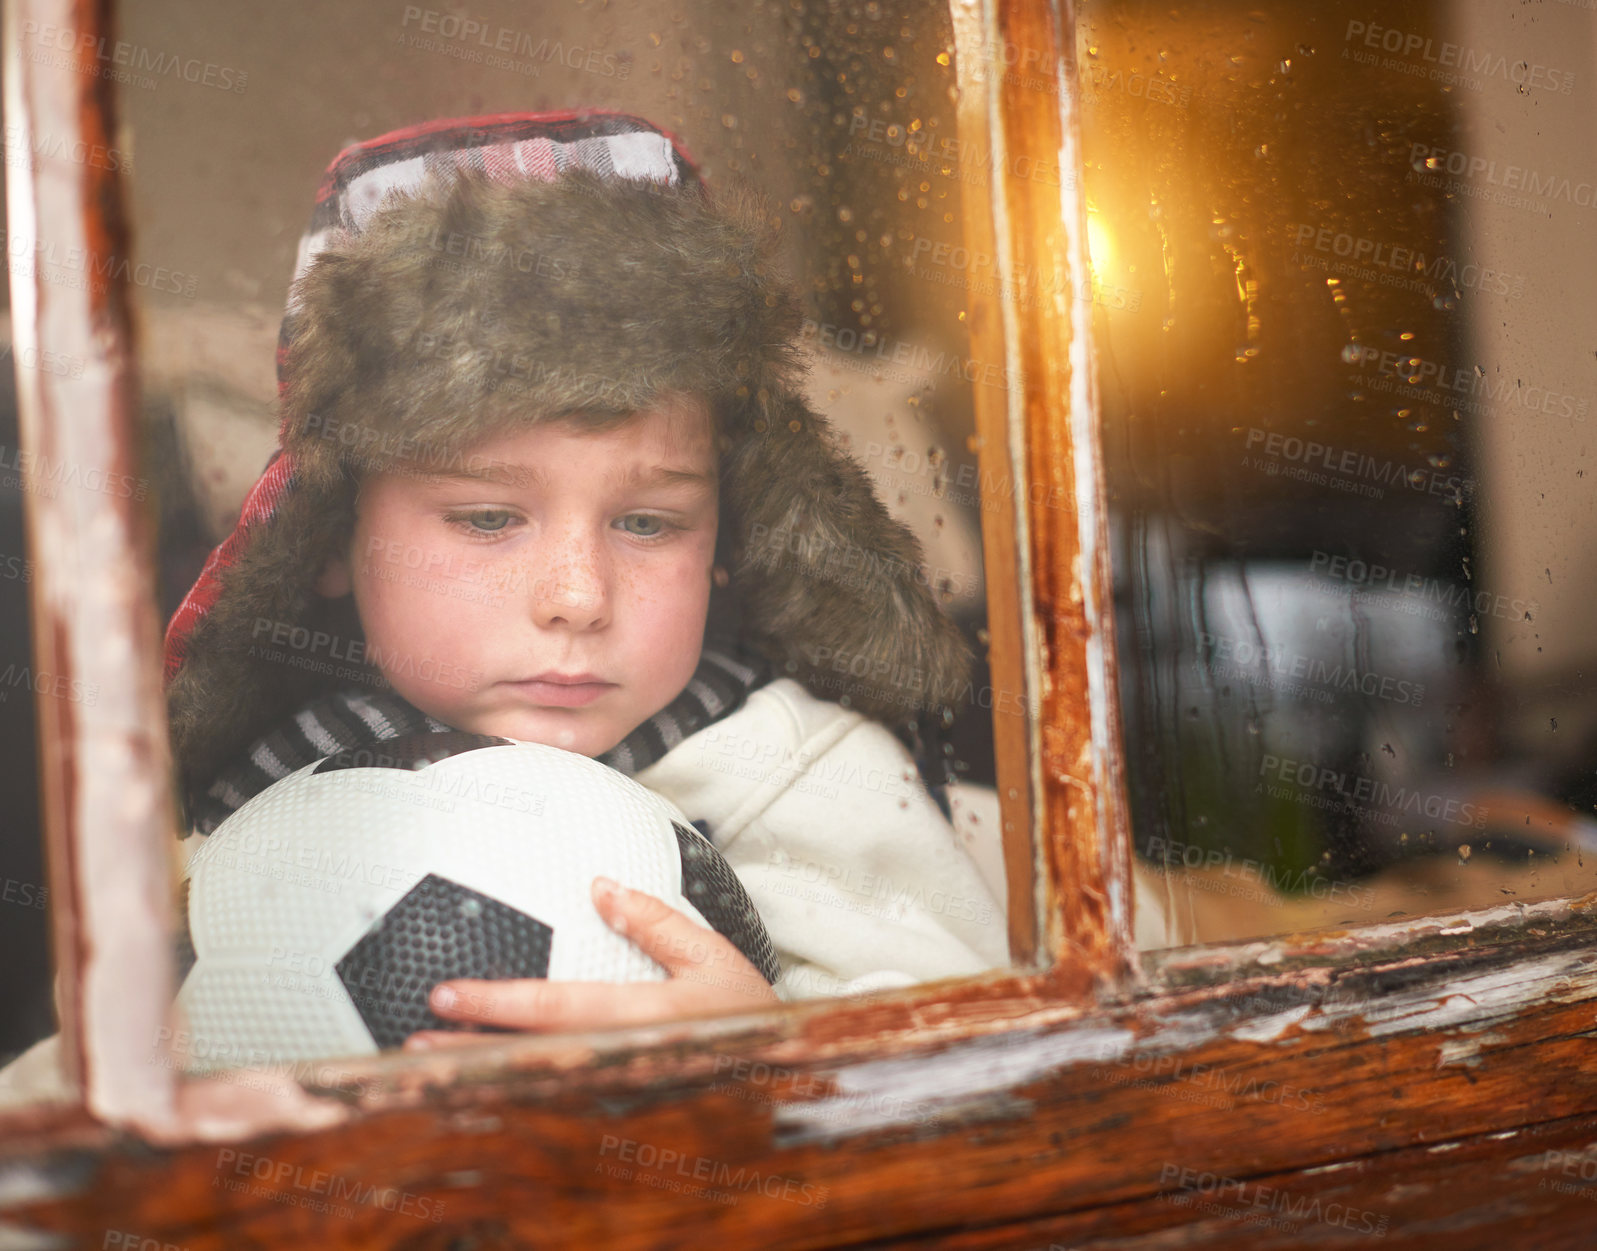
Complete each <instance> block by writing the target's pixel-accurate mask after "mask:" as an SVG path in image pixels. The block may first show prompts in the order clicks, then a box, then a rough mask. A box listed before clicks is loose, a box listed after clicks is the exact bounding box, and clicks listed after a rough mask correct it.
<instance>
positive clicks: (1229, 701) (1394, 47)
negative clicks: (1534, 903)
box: [1079, 0, 1597, 946]
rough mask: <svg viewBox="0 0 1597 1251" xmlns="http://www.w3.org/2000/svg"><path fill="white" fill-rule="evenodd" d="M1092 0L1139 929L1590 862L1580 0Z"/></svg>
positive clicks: (1276, 917)
mask: <svg viewBox="0 0 1597 1251" xmlns="http://www.w3.org/2000/svg"><path fill="white" fill-rule="evenodd" d="M1377 8H1378V13H1377V14H1372V12H1371V9H1370V6H1369V5H1358V4H1351V3H1333V4H1330V5H1321V6H1315V7H1314V8H1313V9H1312V11H1311V10H1309V9H1301V8H1299V9H1292V8H1287V7H1283V6H1275V7H1273V8H1265V9H1259V8H1252V9H1249V8H1247V7H1245V6H1235V5H1222V4H1206V5H1200V6H1197V7H1192V6H1185V7H1183V8H1181V9H1180V10H1171V9H1169V8H1168V7H1164V6H1156V5H1149V4H1141V3H1120V2H1115V0H1088V2H1087V3H1085V4H1084V5H1083V6H1082V10H1081V11H1082V16H1083V23H1082V26H1081V29H1080V32H1079V33H1080V51H1081V67H1082V89H1083V92H1084V94H1085V96H1086V100H1087V108H1086V123H1085V125H1086V136H1085V147H1086V157H1087V166H1088V167H1087V170H1086V193H1087V197H1088V201H1089V213H1090V214H1091V217H1092V222H1093V227H1092V237H1091V243H1092V250H1093V261H1094V268H1095V271H1096V280H1097V284H1098V286H1099V287H1100V288H1102V289H1104V290H1117V289H1118V290H1124V291H1127V292H1130V293H1131V295H1130V297H1129V298H1127V299H1126V300H1124V301H1118V302H1111V301H1102V302H1101V304H1102V307H1101V310H1100V315H1099V321H1098V325H1097V332H1096V333H1097V336H1098V350H1099V358H1100V363H1101V370H1100V378H1101V380H1102V383H1103V394H1104V400H1105V404H1106V406H1107V407H1106V430H1107V434H1106V439H1107V452H1108V457H1109V465H1110V468H1109V476H1110V488H1111V495H1112V508H1113V510H1114V543H1115V552H1114V556H1115V562H1116V571H1117V595H1118V613H1119V621H1120V649H1121V657H1122V676H1123V686H1122V699H1123V704H1124V708H1125V713H1126V727H1127V737H1126V741H1127V745H1128V754H1129V764H1130V779H1131V796H1132V803H1133V807H1134V812H1135V824H1136V848H1137V868H1138V873H1139V878H1140V890H1139V904H1140V915H1139V925H1138V929H1139V941H1140V942H1141V943H1142V945H1144V946H1160V945H1166V944H1172V943H1184V942H1191V941H1201V940H1216V939H1223V938H1233V937H1243V936H1249V935H1261V934H1269V933H1276V932H1282V931H1286V930H1292V929H1298V928H1301V927H1304V926H1309V925H1318V924H1344V923H1360V922H1373V921H1379V920H1382V919H1385V918H1387V917H1392V916H1411V915H1423V914H1428V913H1435V912H1442V911H1450V910H1454V909H1458V908H1464V907H1484V906H1488V905H1492V904H1497V903H1503V902H1513V901H1527V900H1534V899H1541V898H1547V897H1553V896H1563V895H1579V894H1584V893H1586V892H1587V891H1589V890H1591V889H1592V888H1593V886H1594V885H1597V857H1594V858H1593V859H1592V860H1590V861H1588V860H1587V859H1586V856H1587V855H1588V854H1591V851H1592V848H1593V844H1592V837H1593V834H1594V832H1597V825H1594V823H1593V811H1594V809H1593V802H1594V801H1597V787H1594V773H1593V766H1594V763H1597V762H1594V761H1593V758H1592V757H1593V747H1594V745H1597V744H1594V741H1593V734H1594V733H1597V723H1594V722H1593V719H1592V717H1591V715H1590V713H1589V711H1588V710H1589V708H1590V703H1591V701H1590V700H1589V698H1587V696H1588V693H1589V690H1588V688H1589V679H1587V678H1586V677H1585V676H1584V674H1585V670H1586V669H1587V668H1589V667H1591V660H1592V659H1593V657H1592V655H1591V642H1590V640H1591V638H1592V630H1591V621H1592V618H1591V615H1590V603H1591V600H1592V589H1593V588H1592V585H1591V571H1590V569H1589V568H1588V564H1589V562H1588V561H1587V560H1586V559H1585V557H1584V552H1585V551H1586V549H1587V548H1588V547H1589V545H1590V542H1591V539H1592V534H1591V527H1592V525H1593V520H1592V519H1593V511H1592V505H1591V497H1590V492H1591V489H1592V488H1591V487H1590V486H1589V485H1588V484H1589V483H1590V481H1591V480H1592V477H1593V471H1594V469H1597V466H1594V465H1593V463H1592V460H1591V458H1592V451H1591V447H1590V443H1591V439H1590V431H1591V427H1590V421H1591V417H1592V413H1591V401H1592V397H1593V396H1594V395H1597V356H1594V355H1593V352H1592V345H1591V343H1590V318H1589V317H1587V316H1585V315H1584V313H1583V312H1582V310H1583V309H1584V307H1585V303H1586V295H1585V293H1586V291H1587V290H1588V289H1589V287H1590V285H1591V281H1592V279H1593V278H1594V277H1597V243H1594V242H1593V240H1594V238H1597V236H1594V235H1593V233H1592V231H1591V228H1590V227H1591V214H1592V208H1593V187H1594V185H1597V142H1594V140H1597V134H1594V129H1593V128H1594V126H1597V110H1594V109H1593V107H1592V105H1593V99H1592V79H1593V71H1594V68H1597V67H1594V65H1593V60H1592V56H1593V48H1594V39H1593V35H1594V30H1597V18H1594V16H1593V14H1592V12H1591V10H1590V9H1589V8H1583V7H1581V6H1578V5H1554V6H1546V7H1545V8H1539V9H1537V10H1536V11H1535V13H1534V15H1532V14H1531V13H1530V11H1528V10H1522V9H1512V8H1502V7H1498V8H1493V7H1492V6H1480V5H1476V6H1467V7H1459V6H1449V5H1443V4H1440V3H1400V4H1385V5H1381V6H1377Z"/></svg>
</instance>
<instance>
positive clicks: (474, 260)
mask: <svg viewBox="0 0 1597 1251" xmlns="http://www.w3.org/2000/svg"><path fill="white" fill-rule="evenodd" d="M774 228H775V219H774V217H772V216H771V215H770V214H769V212H768V211H767V210H766V209H764V208H763V206H762V204H761V203H760V201H759V200H758V199H756V198H754V197H752V196H750V195H747V194H721V195H712V194H710V193H709V192H708V191H707V190H706V189H705V187H704V186H703V184H702V183H701V182H700V180H699V178H698V176H697V174H696V172H695V169H694V166H693V163H692V162H691V161H690V160H689V159H688V157H687V156H686V155H685V154H684V153H683V152H682V150H681V148H680V147H679V146H678V145H677V144H676V143H675V142H674V141H673V140H672V139H671V138H670V137H669V136H668V135H665V134H664V133H663V132H661V131H659V130H658V129H656V128H655V127H653V126H651V125H649V124H648V123H646V122H643V121H641V120H639V119H637V118H631V117H625V116H622V115H617V114H594V113H585V114H557V115H548V114H540V115H511V116H499V117H494V118H479V119H469V120H464V121H451V122H438V123H432V124H430V125H428V126H425V127H418V128H414V129H412V130H408V131H399V132H395V133H394V134H391V135H385V136H382V137H381V138H379V139H375V140H372V141H370V142H369V143H366V144H360V145H356V146H355V147H352V148H349V149H347V150H346V151H345V152H344V153H342V154H341V155H340V156H339V158H338V159H337V160H336V161H334V163H333V165H332V166H331V167H330V168H329V171H328V174H327V176H326V178H324V180H323V183H322V187H321V189H320V191H319V193H318V196H317V203H316V207H315V210H314V212H313V214H312V220H311V227H310V229H309V230H308V231H307V233H306V236H305V238H304V240H303V241H302V243H301V248H300V256H299V264H298V266H297V269H296V278H295V281H294V284H293V287H292V291H291V294H290V299H289V306H288V310H287V313H286V315H285V318H284V323H283V331H282V335H281V338H280V342H279V350H278V365H279V368H278V375H279V394H280V400H281V423H280V427H279V448H278V450H277V451H276V452H275V453H274V454H273V456H272V458H271V460H270V461H269V462H268V464H267V466H266V469H265V471H264V472H263V474H262V476H261V478H260V480H259V481H258V482H257V483H256V485H255V487H254V488H253V489H252V490H251V492H250V493H249V496H248V497H247V498H246V500H245V502H244V506H243V509H242V511H241V515H240V518H239V522H238V525H237V527H236V528H235V530H234V532H233V533H232V534H231V535H230V536H229V537H228V538H227V540H226V541H225V542H224V543H222V544H221V545H220V546H219V547H218V548H217V549H216V550H215V551H214V552H213V553H212V555H211V557H210V559H209V560H208V561H207V563H206V566H205V568H204V570H203V571H202V573H201V575H200V577H199V579H198V581H197V582H196V584H195V586H194V588H193V590H191V591H190V593H189V595H188V597H187V598H186V599H185V600H184V602H183V604H182V605H181V606H180V608H179V609H178V611H177V613H176V614H175V615H174V617H173V619H172V621H171V623H170V625H169V626H168V630H167V637H166V680H167V692H168V702H169V709H170V713H171V725H172V735H173V749H174V754H175V756H176V759H177V761H178V765H179V770H180V774H181V778H182V784H183V787H184V795H185V798H186V799H189V798H191V797H192V796H194V795H195V794H197V793H198V792H199V791H200V790H203V788H204V787H205V785H206V784H207V783H208V781H209V780H210V778H211V777H213V776H214V775H215V774H216V773H217V771H218V770H219V769H220V767H221V766H222V765H223V763H225V762H226V761H227V760H229V759H230V758H231V757H232V756H234V755H236V754H237V753H238V752H239V750H240V749H241V748H243V747H244V746H246V745H247V744H248V743H249V742H250V741H251V740H252V739H254V738H255V737H257V736H258V735H259V734H260V733H261V732H262V730H263V728H264V727H265V726H267V725H268V724H270V723H272V722H274V721H276V720H278V719H280V718H281V717H283V716H284V715H285V714H286V713H289V712H291V711H292V710H293V709H294V708H295V707H297V706H298V705H299V704H301V703H303V702H304V701H305V700H307V699H309V698H314V697H315V696H316V695H317V694H318V693H320V692H321V691H323V690H325V689H326V688H327V687H328V686H329V685H330V684H332V683H333V682H334V681H335V679H334V678H333V677H330V676H329V675H330V672H332V671H333V666H331V665H326V664H322V663H319V661H318V658H317V656H316V655H315V654H314V653H315V647H314V640H316V639H317V638H321V639H322V640H324V642H325V641H326V640H332V644H331V646H332V648H333V650H334V651H335V652H336V650H337V647H338V642H337V641H338V640H341V639H342V640H358V639H359V638H360V637H361V635H360V626H359V621H358V619H357V617H356V615H355V612H354V608H353V603H352V601H351V600H350V598H349V597H347V596H346V597H344V598H343V599H337V600H333V599H325V598H323V597H322V596H320V595H318V594H317V593H316V590H315V582H316V580H317V578H318V575H319V573H320V571H321V570H322V568H323V567H324V566H325V564H326V562H327V560H328V558H329V556H331V555H333V554H334V553H336V552H339V551H341V550H342V546H343V545H345V544H347V542H348V536H349V534H350V532H351V527H352V525H353V521H354V508H355V488H356V485H357V483H358V481H359V479H360V478H361V477H362V476H364V475H366V474H369V473H374V472H419V473H429V472H439V471H441V470H447V469H452V468H458V466H459V465H460V464H462V463H469V460H470V457H471V449H472V447H473V445H474V444H476V443H477V442H479V441H480V440H481V439H483V438H484V437H486V436H488V435H490V434H492V433H495V432H498V431H502V430H504V429H506V428H507V427H509V426H513V425H514V424H515V423H533V422H538V421H544V420H550V419H553V418H564V419H568V420H585V421H591V422H595V423H599V424H603V423H606V422H611V421H615V420H618V419H622V418H624V417H625V416H627V415H629V414H630V413H632V412H634V411H636V410H637V409H639V408H643V407H646V406H649V405H650V404H653V403H656V402H659V401H661V400H662V399H664V398H666V397H667V396H668V395H670V394H672V393H679V392H687V393H692V394H696V395H701V396H704V397H705V398H706V399H707V400H708V401H709V404H710V407H711V411H712V413H713V416H714V420H715V423H716V430H717V439H718V447H719V449H720V457H721V463H720V473H721V523H720V534H719V538H718V557H719V560H720V563H721V564H722V565H724V566H725V567H726V568H727V570H728V571H729V572H730V575H731V576H730V582H729V585H728V586H727V587H725V588H720V589H718V590H717V591H716V592H715V593H714V595H713V596H712V600H711V606H710V623H709V626H708V629H707V635H708V636H711V637H717V638H721V639H730V640H734V641H735V642H736V643H738V644H740V645H742V646H744V647H748V648H750V649H752V650H754V651H756V652H758V653H759V654H761V655H763V656H765V657H766V658H767V659H769V660H770V661H771V662H772V663H773V665H774V666H775V667H776V671H777V672H779V673H785V674H786V675H788V676H790V677H793V678H794V679H796V680H797V681H798V682H800V683H801V684H803V685H804V686H806V687H807V688H808V689H810V690H811V691H812V692H813V693H814V694H816V695H818V696H819V697H821V698H823V699H832V700H836V701H838V702H840V703H843V704H846V705H849V706H852V707H855V708H857V709H859V710H860V711H861V712H864V713H866V714H867V715H870V716H873V717H877V718H879V719H881V720H884V721H888V722H892V723H901V722H903V721H905V720H907V719H909V718H912V717H913V716H915V715H916V714H917V713H918V712H920V711H925V710H932V709H938V708H942V707H945V706H947V705H950V704H952V703H953V702H955V700H956V699H957V696H958V693H959V691H960V690H961V689H962V687H963V685H964V683H965V680H966V675H967V672H968V665H969V654H968V649H967V648H966V645H965V643H964V640H963V638H962V636H961V635H960V633H959V631H958V629H957V627H956V626H955V625H954V624H953V622H952V621H951V620H950V619H949V618H948V617H947V616H946V615H945V614H944V613H943V611H942V610H941V608H940V607H939V606H938V604H937V603H936V600H935V598H934V596H933V593H932V591H931V590H930V589H929V588H928V587H927V586H926V585H925V583H924V582H923V581H922V580H921V579H920V577H919V573H918V570H919V567H920V561H921V551H920V545H919V543H918V542H917V540H916V539H915V537H914V536H913V535H912V534H911V533H910V531H909V530H908V529H907V528H906V527H905V526H904V525H902V524H901V523H899V522H897V521H895V520H894V519H893V518H892V517H891V516H889V514H888V512H887V510H886V509H885V508H884V507H883V505H882V503H881V502H880V501H879V500H878V499H877V498H876V495H875V494H874V492H873V490H872V487H871V483H870V480H869V477H868V475H867V474H866V472H865V470H864V469H863V468H862V467H861V466H860V465H859V464H858V463H857V462H856V461H854V460H853V459H852V458H851V457H850V456H849V455H848V453H847V452H846V451H845V450H844V449H843V447H842V445H841V441H840V439H839V438H838V436H837V434H836V433H835V432H834V431H833V429H832V428H831V426H830V425H829V424H828V423H827V421H826V420H825V419H824V418H822V417H821V416H820V415H818V414H816V413H815V412H813V411H811V409H810V408H809V407H808V405H807V404H806V402H805V401H804V399H803V398H802V395H801V393H800V391H799V389H798V385H799V367H798V357H797V354H796V347H795V345H796V342H797V339H798V335H799V331H800V328H801V324H802V321H801V309H800V305H799V302H798V299H797V297H796V295H795V294H794V292H793V290H792V289H791V287H789V285H788V284H787V283H786V282H785V281H784V280H783V279H782V278H781V276H780V275H779V273H778V272H777V271H776V269H775V267H774V261H773V247H772V243H773V230H774ZM263 623H264V625H263ZM263 630H264V632H266V633H267V634H271V635H275V636H276V637H277V638H278V639H279V640H280V639H281V638H282V636H283V635H284V634H285V633H286V634H288V635H289V636H290V637H293V638H296V639H298V638H301V637H302V638H304V639H305V640H310V641H312V644H313V646H312V647H311V649H310V650H311V653H312V654H311V655H309V656H305V655H303V654H300V655H298V656H297V657H296V663H294V664H289V665H285V664H283V663H281V661H272V662H264V663H263V661H262V660H261V659H260V658H259V656H258V655H252V650H258V649H257V642H258V641H259V640H260V639H261V638H262V635H263ZM348 650H349V649H348V648H347V647H346V652H347V651H348ZM301 660H302V661H303V663H298V662H299V661H301ZM344 673H345V680H346V681H347V680H348V670H345V671H344ZM362 680H367V681H369V683H370V684H371V685H372V686H373V687H374V688H376V687H378V686H379V685H380V683H381V679H380V675H377V673H376V670H375V669H371V670H370V671H369V674H368V675H366V677H365V678H363V679H362Z"/></svg>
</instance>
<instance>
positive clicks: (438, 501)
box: [318, 397, 718, 756]
mask: <svg viewBox="0 0 1597 1251" xmlns="http://www.w3.org/2000/svg"><path fill="white" fill-rule="evenodd" d="M456 467H458V468H461V469H464V470H465V471H466V472H465V474H463V475H461V476H454V475H453V474H451V475H441V476H417V475H415V474H409V473H385V474H378V475H374V476H372V477H369V478H367V479H366V480H365V481H364V482H363V483H362V486H361V493H360V498H359V502H358V504H357V509H356V521H355V533H354V538H353V540H352V542H351V544H350V549H349V554H348V558H347V560H334V561H332V562H331V563H330V564H329V566H328V568H327V570H326V571H325V572H324V573H323V575H322V578H321V581H320V582H319V583H318V589H319V590H321V591H322V593H323V594H327V595H340V594H344V593H346V592H347V591H351V590H352V591H353V592H354V596H355V604H356V607H357V609H358V611H359V613H360V621H361V625H362V627H363V629H364V631H365V634H366V643H367V652H366V656H367V659H368V660H369V661H370V662H371V663H372V664H374V665H376V666H377V667H378V668H379V669H380V670H381V671H382V673H383V676H384V677H385V678H386V679H387V680H388V682H389V684H390V685H392V686H393V688H394V690H395V691H397V692H398V693H399V694H400V695H402V696H404V698H405V699H407V700H409V701H410V702H411V703H412V704H414V705H415V706H416V707H417V708H419V709H421V710H422V711H423V712H426V713H429V714H431V715H432V716H434V717H437V718H438V719H439V720H440V721H444V722H447V723H448V724H449V725H452V726H454V727H456V728H457V729H461V730H467V731H471V732H473V733H477V734H498V735H504V736H505V737H508V738H515V739H522V740H525V741H528V742H534V743H544V744H547V745H549V746H552V747H563V748H565V749H567V750H568V751H575V752H580V753H581V754H582V755H584V756H596V755H600V754H601V753H603V752H606V751H608V750H609V749H610V748H612V747H614V746H615V745H616V744H617V743H619V742H620V741H621V740H622V739H623V738H625V737H626V735H627V734H628V733H629V732H630V731H632V730H633V729H634V728H636V727H637V726H638V725H639V724H641V723H642V722H644V721H646V720H647V719H648V718H649V717H650V716H652V715H653V714H654V713H656V712H658V711H659V710H660V709H662V708H664V707H665V706H666V705H667V704H668V703H670V702H671V700H672V699H674V698H675V697H676V696H677V695H678V694H679V693H680V692H681V691H682V689H683V688H684V687H685V686H686V685H687V684H688V681H689V679H691V678H692V676H693V673H694V670H695V669H696V668H697V666H698V662H699V652H700V649H701V647H702V645H703V641H704V624H705V616H706V613H707V610H708V607H709V599H710V585H711V568H712V566H713V564H714V560H715V535H716V525H717V521H718V518H717V498H718V492H717V484H716V458H715V447H714V442H713V434H712V430H711V422H710V416H709V410H708V408H707V407H706V405H705V403H704V402H703V401H702V400H700V399H697V398H687V397H680V398H677V399H674V400H671V401H667V402H665V403H662V404H661V405H659V406H657V407H654V408H651V409H646V410H644V411H642V412H640V413H638V414H637V416H636V417H634V418H633V419H631V420H629V421H628V422H626V423H625V424H624V425H621V426H619V427H614V428H612V429H610V430H608V431H606V432H603V433H590V432H584V431H582V430H580V429H579V428H578V427H576V426H574V425H572V424H569V423H565V422H555V423H544V424H540V425H537V426H531V427H527V428H524V429H522V430H520V431H517V432H515V433H510V434H505V435H502V436H496V437H494V438H492V439H489V440H486V441H484V442H483V443H480V444H478V445H477V446H475V447H474V448H472V449H471V450H470V452H469V453H468V454H467V455H465V456H463V457H462V458H460V460H459V461H457V462H455V464H454V465H452V466H451V468H452V469H453V468H456ZM573 679H577V680H576V681H573Z"/></svg>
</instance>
